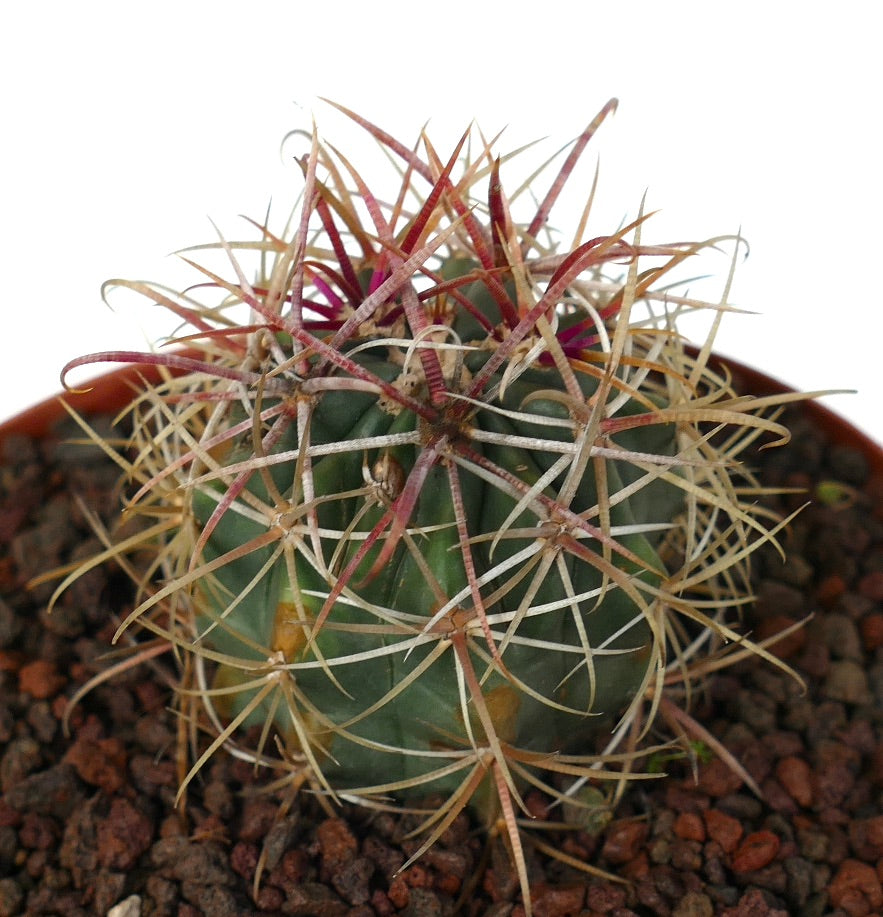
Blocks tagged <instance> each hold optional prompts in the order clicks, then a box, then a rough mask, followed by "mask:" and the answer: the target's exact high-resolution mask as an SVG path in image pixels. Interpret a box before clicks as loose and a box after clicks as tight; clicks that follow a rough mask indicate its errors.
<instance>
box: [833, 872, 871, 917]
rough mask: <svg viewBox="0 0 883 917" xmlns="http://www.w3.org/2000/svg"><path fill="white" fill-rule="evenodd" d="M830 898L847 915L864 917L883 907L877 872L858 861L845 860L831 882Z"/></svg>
mask: <svg viewBox="0 0 883 917" xmlns="http://www.w3.org/2000/svg"><path fill="white" fill-rule="evenodd" d="M828 898H829V900H830V903H831V904H832V905H833V906H834V907H839V908H841V909H842V910H844V911H846V913H847V914H850V915H856V917H864V915H869V914H871V912H872V909H873V908H879V907H880V906H881V905H883V887H881V885H880V879H879V877H878V876H877V872H876V870H875V869H874V868H873V867H872V866H869V865H868V864H867V863H861V862H859V861H858V860H844V861H843V862H842V863H841V864H840V868H839V869H838V870H837V872H836V873H835V875H834V878H833V879H832V880H831V884H830V886H829V888H828Z"/></svg>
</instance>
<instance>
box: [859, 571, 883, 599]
mask: <svg viewBox="0 0 883 917" xmlns="http://www.w3.org/2000/svg"><path fill="white" fill-rule="evenodd" d="M858 593H859V595H863V596H864V597H865V598H866V599H870V600H871V601H872V602H883V570H872V571H871V572H870V573H866V574H865V575H864V576H863V577H862V578H861V579H860V580H859V581H858Z"/></svg>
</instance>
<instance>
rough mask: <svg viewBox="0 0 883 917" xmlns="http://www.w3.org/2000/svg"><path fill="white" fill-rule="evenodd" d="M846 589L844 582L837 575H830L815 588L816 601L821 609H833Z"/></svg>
mask: <svg viewBox="0 0 883 917" xmlns="http://www.w3.org/2000/svg"><path fill="white" fill-rule="evenodd" d="M846 587H847V583H846V580H844V579H843V577H842V576H840V574H839V573H831V574H830V575H828V576H826V577H825V578H824V579H823V580H822V581H821V582H820V583H819V585H818V586H817V587H816V599H818V602H819V604H820V605H821V606H822V607H823V608H833V607H834V605H836V603H837V599H839V598H840V596H841V595H843V593H844V592H846Z"/></svg>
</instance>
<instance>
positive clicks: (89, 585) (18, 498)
mask: <svg viewBox="0 0 883 917" xmlns="http://www.w3.org/2000/svg"><path fill="white" fill-rule="evenodd" d="M791 425H792V429H793V431H794V438H793V440H792V443H791V445H789V446H788V447H787V448H786V449H783V450H771V451H769V452H763V453H759V454H758V455H755V456H749V457H746V460H747V461H750V462H751V463H753V464H755V465H756V466H757V467H758V468H759V469H760V470H761V474H762V479H763V481H764V483H765V484H767V485H769V486H770V487H775V486H785V487H790V486H792V485H795V484H800V485H801V486H804V487H807V488H808V489H809V492H810V495H812V494H813V493H814V492H815V490H814V489H815V487H816V484H817V482H820V481H834V482H840V483H841V484H845V485H847V486H848V487H849V488H853V489H854V490H855V493H856V500H855V501H854V503H852V504H851V505H846V506H843V505H833V506H832V505H826V504H825V503H824V502H820V501H816V502H814V503H813V504H812V505H811V506H810V507H808V509H806V510H805V511H804V512H803V513H802V514H801V515H800V516H799V517H798V518H797V520H796V521H795V523H794V524H793V525H792V527H791V531H790V533H789V535H788V537H787V539H786V541H787V547H788V551H789V559H788V561H787V562H786V563H783V562H782V560H781V558H780V557H779V556H778V555H777V554H776V553H775V552H774V551H773V550H772V549H770V550H766V549H763V550H761V552H760V553H759V555H758V559H757V563H756V565H755V582H754V585H753V588H754V590H755V593H756V595H757V602H756V603H755V605H754V606H753V608H752V609H750V610H749V611H747V612H746V624H747V626H748V627H749V628H750V629H751V630H752V631H753V632H754V633H755V634H759V635H763V634H771V633H776V632H778V631H780V630H781V629H782V627H783V626H786V625H787V624H788V623H789V622H793V621H797V620H802V619H804V618H806V617H808V616H809V615H813V619H812V620H811V621H810V622H809V623H808V624H807V626H806V627H805V628H804V629H803V631H801V632H800V633H799V634H798V635H794V636H793V637H790V638H788V640H787V641H786V642H785V643H784V644H782V645H780V646H779V647H778V648H776V649H775V650H774V652H775V653H776V654H777V655H778V656H779V658H781V659H787V660H788V662H789V664H791V665H793V666H794V667H795V669H796V670H797V671H798V672H799V673H800V674H801V676H802V677H803V678H804V680H805V682H806V691H803V690H802V689H801V686H800V685H799V684H797V683H796V682H795V681H794V680H792V679H790V678H789V677H788V676H787V675H786V674H784V673H782V672H780V671H778V670H777V669H775V668H773V667H771V666H769V665H762V664H761V665H758V664H756V663H754V662H751V661H748V662H744V663H740V664H739V665H738V666H737V667H735V668H733V669H730V670H727V671H724V672H722V673H720V674H719V675H718V676H717V677H716V678H715V679H714V681H713V682H712V683H711V684H710V687H709V690H708V691H706V692H705V693H700V694H699V695H697V696H696V697H695V698H694V704H693V708H692V712H693V714H694V715H695V716H696V718H697V719H698V720H699V721H700V722H702V723H703V725H704V726H705V727H706V728H707V729H709V731H710V732H711V733H712V734H713V735H714V736H715V737H716V738H717V739H719V740H720V741H721V742H722V743H723V744H724V745H725V746H726V747H728V748H729V749H730V750H731V751H732V752H733V754H734V755H735V756H736V758H737V759H738V760H739V761H740V762H741V764H742V766H743V767H745V769H746V770H747V771H748V773H749V774H750V775H751V777H752V779H753V780H754V781H755V782H756V783H757V784H758V785H760V786H761V787H762V789H763V794H764V795H763V799H762V800H761V799H758V798H757V797H756V796H755V795H754V794H753V793H752V792H751V791H750V790H749V789H748V788H747V787H746V786H745V785H744V784H743V783H742V780H741V779H740V778H739V777H738V776H737V775H734V774H733V772H732V771H731V770H730V769H729V768H728V767H727V766H726V765H725V764H724V762H722V761H720V760H718V759H714V758H712V759H711V760H709V761H707V762H705V763H703V762H702V761H697V762H690V761H687V760H675V761H672V762H669V763H668V765H667V766H668V768H669V771H670V776H669V777H668V778H667V779H666V780H664V781H658V782H657V781H654V782H649V783H648V782H644V783H641V784H637V785H636V786H635V787H633V788H632V789H630V790H629V791H628V792H627V793H626V794H625V797H624V799H623V800H622V803H621V805H620V807H619V808H618V810H617V811H616V813H615V814H614V817H613V818H612V819H611V820H610V822H609V823H608V824H606V826H605V827H603V829H601V830H600V831H599V832H598V833H596V834H589V833H586V832H582V831H576V832H571V833H567V834H560V835H551V836H547V837H546V840H547V842H548V843H550V844H551V845H552V846H553V847H555V848H557V849H559V850H561V851H562V852H563V853H564V854H566V855H567V856H570V857H574V858H576V859H582V860H584V861H586V862H587V863H589V864H591V865H592V866H593V867H596V868H598V869H602V870H606V871H608V872H611V873H613V874H614V875H615V876H616V877H617V881H615V882H614V881H610V880H605V879H603V878H601V877H599V876H587V875H586V874H584V873H581V872H579V871H577V870H576V869H573V868H571V867H569V866H567V865H564V864H563V863H561V862H558V861H556V860H554V859H550V858H548V857H546V856H545V855H540V854H538V853H537V852H536V851H535V850H534V849H533V848H531V847H530V846H529V845H528V848H527V857H528V868H529V872H530V877H531V883H532V890H533V897H534V913H535V914H536V915H537V917H570V915H573V917H599V915H608V917H654V915H660V917H714V915H721V917H786V915H797V917H844V915H846V917H851V915H875V914H876V915H880V914H883V887H881V877H883V487H880V485H879V483H878V482H875V481H871V480H870V477H869V474H868V469H867V467H866V463H865V461H864V459H863V458H862V456H861V455H859V454H857V453H854V452H851V451H850V450H849V449H846V448H844V447H841V446H827V445H826V444H825V443H824V442H823V441H822V440H821V439H820V437H819V435H818V434H817V432H816V431H815V430H814V428H813V427H812V426H811V424H809V423H808V422H807V421H806V420H805V419H803V418H802V416H801V415H800V414H799V413H794V415H793V417H792V420H791ZM0 459H2V461H0V793H2V795H0V917H6V915H23V914H26V915H29V917H30V915H33V917H40V915H63V917H85V915H93V914H96V915H102V917H104V915H111V917H136V915H137V917H199V915H206V917H233V915H235V917H244V915H250V917H258V915H315V917H338V915H339V917H372V915H378V917H392V915H409V917H421V915H432V917H437V915H438V917H444V915H449V914H453V913H454V909H455V907H457V906H458V905H459V907H460V911H459V913H462V914H465V915H467V917H468V915H476V917H477V915H487V917H521V915H523V913H524V910H523V903H522V902H521V900H520V892H519V887H518V882H517V878H516V876H515V874H514V872H513V870H512V867H511V864H510V863H509V861H508V859H507V857H506V856H505V853H504V851H503V850H502V848H501V846H500V845H499V844H497V845H491V846H490V847H486V845H485V842H484V841H483V839H482V836H481V833H480V832H478V831H476V830H474V829H475V826H474V825H471V824H470V823H469V822H468V820H467V819H466V817H465V816H464V817H461V818H460V819H458V820H457V821H456V822H455V823H454V825H452V826H451V828H450V829H449V830H448V831H447V832H446V833H445V835H444V837H443V838H442V839H441V841H440V843H439V844H438V845H437V846H436V847H435V848H433V849H432V850H431V851H430V852H429V853H428V854H427V855H426V856H424V857H423V858H422V859H421V860H419V861H418V862H416V863H413V864H411V865H409V866H408V867H407V868H405V869H402V867H403V865H404V864H405V863H406V862H407V861H408V859H409V858H410V856H411V855H412V854H413V853H414V852H415V850H416V849H417V847H418V845H419V841H417V840H414V839H413V838H410V837H408V832H409V831H411V830H412V829H413V828H414V827H415V825H416V821H415V820H414V817H413V816H394V815H390V814H387V813H376V812H375V813H371V812H367V811H364V810H359V809H344V810H343V811H341V812H340V813H339V814H338V815H337V816H335V817H328V815H327V814H326V813H324V812H323V811H322V810H321V809H320V808H319V806H318V805H317V804H316V803H315V801H314V800H312V799H311V798H310V797H309V796H308V795H305V796H304V797H303V798H302V799H300V800H299V801H298V803H297V804H296V805H295V806H293V807H292V808H291V809H290V810H288V811H287V812H284V811H283V812H280V808H279V803H280V801H281V797H280V796H279V795H278V794H276V793H269V792H264V793H262V792H260V791H261V789H262V787H261V784H260V781H259V780H258V778H256V776H255V775H254V773H253V772H252V770H251V769H250V768H249V767H247V766H245V765H243V764H242V763H241V762H237V761H235V760H233V759H232V758H229V757H226V756H224V755H218V756H216V758H215V759H214V760H213V761H212V762H210V763H209V765H208V766H207V767H206V769H205V771H204V773H203V774H202V776H201V778H200V779H198V780H196V781H194V783H193V785H192V787H191V791H190V792H189V794H188V798H187V804H186V808H184V809H175V808H174V798H175V792H176V786H177V782H178V779H179V763H178V761H177V757H176V736H177V730H178V724H177V722H176V720H175V717H174V715H173V714H172V713H170V712H169V707H170V705H171V696H170V691H169V688H168V684H169V680H168V676H169V674H170V672H169V670H168V669H167V665H168V664H167V663H166V662H165V661H164V660H163V659H158V660H156V661H154V662H153V663H152V664H151V665H142V666H139V667H136V668H133V669H131V670H130V671H128V672H127V673H125V674H124V675H122V676H120V677H119V678H117V679H115V680H114V681H113V682H111V683H108V684H104V685H101V686H100V687H98V688H96V689H95V690H94V691H93V692H92V693H91V694H89V695H88V696H87V697H86V698H85V700H84V701H83V702H82V704H81V705H80V707H79V708H78V709H77V710H76V711H75V712H74V714H73V716H72V717H71V720H70V725H71V735H70V736H66V735H65V734H64V733H63V730H62V722H61V721H62V717H63V715H64V709H65V703H64V701H65V698H67V697H70V696H71V695H72V694H73V693H74V691H76V690H77V689H78V688H79V687H80V686H81V685H82V684H83V683H85V681H86V680H88V679H89V678H90V677H91V676H92V675H93V674H94V673H96V672H98V671H100V670H101V668H102V665H103V663H102V661H101V657H102V655H103V654H105V653H106V652H107V650H108V643H109V636H110V634H111V633H112V632H113V630H114V628H115V626H116V621H118V620H119V618H120V617H121V616H123V615H124V614H125V613H126V611H127V609H128V608H129V607H130V602H131V591H130V589H129V586H128V584H127V582H126V580H125V577H124V576H122V574H120V573H119V572H117V571H114V570H112V569H99V570H96V571H93V573H91V574H90V575H89V578H88V582H84V583H82V584H81V585H80V586H78V587H77V588H76V589H75V590H72V591H71V592H70V593H68V594H66V595H65V596H64V597H63V598H62V601H61V603H60V605H59V607H58V608H57V610H56V611H55V613H54V614H53V615H52V616H51V617H49V616H47V615H46V613H45V609H46V604H47V602H48V599H49V596H50V595H51V592H52V586H51V585H50V586H46V587H40V588H38V589H36V590H34V591H32V592H26V591H24V590H23V588H22V586H23V584H24V582H25V581H26V580H27V579H29V578H30V577H31V576H33V575H34V574H36V573H39V572H40V571H42V570H45V569H47V568H51V567H53V566H55V565H57V564H61V563H65V562H66V561H67V560H68V559H70V558H71V557H74V556H87V555H88V554H89V553H90V552H93V551H95V550H96V549H97V548H98V542H97V541H96V540H95V539H94V538H93V537H92V536H91V534H90V532H89V530H88V526H87V524H86V522H85V521H84V519H83V517H82V513H81V512H80V511H79V509H78V508H77V507H76V503H75V499H74V496H75V494H77V493H81V494H85V495H87V497H88V499H89V501H90V504H91V505H93V506H96V507H98V508H99V509H100V511H101V513H102V514H103V516H104V518H105V519H109V514H110V513H111V512H112V511H113V507H114V506H115V505H116V499H117V497H116V496H115V486H116V476H117V474H116V469H115V468H114V467H112V466H110V464H109V463H107V462H104V461H102V460H101V459H100V458H98V457H97V456H96V455H95V454H94V453H89V452H87V451H86V450H85V449H83V448H81V447H74V446H67V445H62V444H61V443H60V441H59V439H58V438H56V439H53V440H50V441H47V442H45V443H33V442H30V441H28V440H26V439H23V438H20V437H13V438H12V439H10V440H7V441H6V443H5V444H4V446H3V453H2V456H0ZM825 492H827V491H823V493H825ZM802 501H803V498H802V497H795V496H791V495H786V496H783V497H781V498H777V497H769V498H768V502H769V504H770V506H771V507H772V508H774V509H778V510H779V511H788V510H789V509H790V508H792V507H793V506H795V505H797V503H799V502H802ZM694 770H695V775H696V779H694ZM547 803H548V800H546V799H544V798H543V796H542V794H541V793H539V792H538V791H534V792H532V793H530V794H529V795H528V799H527V804H528V807H529V808H530V810H531V812H533V813H535V814H537V815H542V813H544V812H545V810H546V805H547ZM259 868H260V869H261V870H262V881H261V883H260V885H259V886H258V887H257V888H256V887H255V881H254V880H255V876H256V874H257V872H258V870H259Z"/></svg>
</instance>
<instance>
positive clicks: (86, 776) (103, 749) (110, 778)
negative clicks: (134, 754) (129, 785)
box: [64, 730, 127, 795]
mask: <svg viewBox="0 0 883 917" xmlns="http://www.w3.org/2000/svg"><path fill="white" fill-rule="evenodd" d="M64 760H65V761H66V762H67V763H68V764H72V765H73V766H74V769H75V770H76V772H77V774H78V775H79V777H80V779H81V780H84V781H85V782H86V783H88V784H90V785H91V786H97V787H100V788H101V789H102V790H104V792H105V793H107V794H108V795H111V794H113V793H115V792H116V791H117V790H119V789H120V788H121V787H122V786H123V785H124V784H125V783H126V779H127V778H126V748H125V746H124V745H123V743H122V742H121V741H120V740H119V739H118V738H116V737H114V736H111V737H110V738H108V739H97V740H94V739H91V738H88V737H87V734H86V730H84V731H83V733H81V734H80V735H79V736H78V737H77V740H76V742H74V744H73V745H71V746H70V748H68V750H67V752H66V754H65V756H64Z"/></svg>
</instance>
